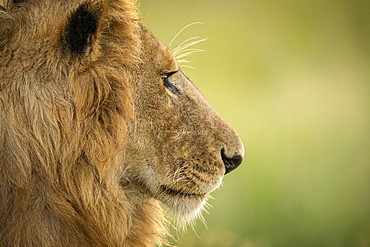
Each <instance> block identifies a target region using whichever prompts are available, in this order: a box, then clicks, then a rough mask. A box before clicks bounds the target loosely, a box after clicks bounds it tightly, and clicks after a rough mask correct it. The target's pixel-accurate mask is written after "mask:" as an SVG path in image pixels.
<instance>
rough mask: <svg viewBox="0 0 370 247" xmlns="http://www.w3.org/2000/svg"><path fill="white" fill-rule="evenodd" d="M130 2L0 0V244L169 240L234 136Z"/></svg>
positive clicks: (198, 202)
mask: <svg viewBox="0 0 370 247" xmlns="http://www.w3.org/2000/svg"><path fill="white" fill-rule="evenodd" d="M134 4H135V3H134V2H133V1H132V0H0V54H1V55H0V145H1V149H0V246H50V247H51V246H53V247H54V246H130V247H132V246H153V245H160V244H164V243H165V237H166V234H167V233H166V230H165V227H164V225H165V223H164V222H165V219H164V216H163V214H162V210H161V208H160V206H159V202H162V203H163V204H164V205H166V206H167V207H168V208H169V209H170V211H172V212H173V214H174V215H175V217H176V218H177V219H178V220H179V221H180V223H186V222H189V221H190V220H192V219H193V218H194V217H196V216H197V215H198V214H199V211H201V209H202V207H203V205H204V204H205V200H206V198H207V196H208V195H209V193H210V192H211V191H213V190H214V189H215V188H217V187H218V186H219V185H220V183H221V180H222V177H223V175H224V174H225V173H228V172H230V171H232V170H233V169H234V168H236V167H237V166H239V165H240V163H241V161H242V157H243V145H242V143H241V141H240V139H239V138H238V136H237V134H236V133H235V131H234V130H232V129H231V128H230V127H229V126H228V125H227V124H226V123H225V122H224V121H223V120H222V119H221V118H220V117H219V116H218V115H217V114H216V113H215V112H214V110H212V108H211V107H210V106H209V105H208V104H207V102H206V101H205V100H204V99H203V97H202V96H201V95H200V94H199V92H198V91H197V90H196V88H195V87H194V86H193V85H192V83H191V82H190V81H189V79H188V78H187V77H186V76H185V75H184V74H183V72H182V71H181V70H180V68H179V65H178V64H177V62H176V61H175V59H174V58H173V56H172V55H171V53H170V52H169V51H168V49H167V48H166V47H165V46H164V45H162V44H161V43H160V42H159V41H157V39H156V38H155V37H154V36H153V35H152V34H151V33H150V32H149V31H148V30H147V29H145V28H144V27H143V26H142V25H141V24H140V23H139V21H138V17H137V14H136V12H135V6H134Z"/></svg>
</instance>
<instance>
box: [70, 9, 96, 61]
mask: <svg viewBox="0 0 370 247" xmlns="http://www.w3.org/2000/svg"><path fill="white" fill-rule="evenodd" d="M94 7H95V6H94ZM100 13H101V9H100V8H96V7H95V8H92V7H91V6H89V4H88V3H87V2H84V3H82V4H81V5H80V6H79V7H78V8H77V9H76V10H75V11H74V12H73V13H72V14H71V16H70V17H69V20H68V24H67V26H66V32H65V33H66V34H65V44H66V47H67V48H68V50H69V51H70V52H71V53H75V54H83V53H84V52H85V51H86V50H87V48H88V47H89V46H91V45H92V36H93V35H94V34H96V33H97V31H98V24H99V18H100Z"/></svg>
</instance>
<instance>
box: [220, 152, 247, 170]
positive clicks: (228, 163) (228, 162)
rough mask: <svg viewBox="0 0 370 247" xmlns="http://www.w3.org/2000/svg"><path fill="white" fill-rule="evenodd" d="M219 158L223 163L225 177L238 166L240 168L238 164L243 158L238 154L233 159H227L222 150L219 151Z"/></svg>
mask: <svg viewBox="0 0 370 247" xmlns="http://www.w3.org/2000/svg"><path fill="white" fill-rule="evenodd" d="M221 157H222V161H223V162H224V165H225V168H226V171H225V175H226V174H228V173H229V172H231V171H233V170H235V169H236V168H237V167H238V166H240V164H241V163H242V161H243V156H242V155H240V154H235V155H234V156H233V157H231V158H228V157H227V156H226V155H225V151H224V150H223V149H222V151H221Z"/></svg>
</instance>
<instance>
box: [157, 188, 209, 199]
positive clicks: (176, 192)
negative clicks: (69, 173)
mask: <svg viewBox="0 0 370 247" xmlns="http://www.w3.org/2000/svg"><path fill="white" fill-rule="evenodd" d="M160 191H161V192H160V194H162V195H163V194H168V195H171V196H181V197H190V198H191V197H205V196H206V194H199V193H187V192H184V191H179V190H175V189H171V188H170V187H167V186H165V185H161V186H160Z"/></svg>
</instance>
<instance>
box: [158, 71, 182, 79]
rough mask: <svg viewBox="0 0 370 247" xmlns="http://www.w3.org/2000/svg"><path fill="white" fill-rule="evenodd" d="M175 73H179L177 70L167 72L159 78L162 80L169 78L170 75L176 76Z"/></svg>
mask: <svg viewBox="0 0 370 247" xmlns="http://www.w3.org/2000/svg"><path fill="white" fill-rule="evenodd" d="M177 72H179V70H175V71H171V72H167V73H164V75H162V76H161V77H162V78H165V77H170V76H171V75H173V74H176V73H177Z"/></svg>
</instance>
